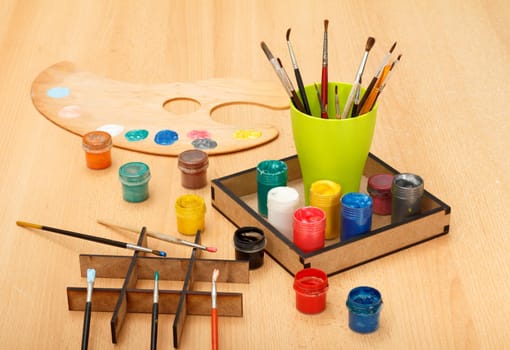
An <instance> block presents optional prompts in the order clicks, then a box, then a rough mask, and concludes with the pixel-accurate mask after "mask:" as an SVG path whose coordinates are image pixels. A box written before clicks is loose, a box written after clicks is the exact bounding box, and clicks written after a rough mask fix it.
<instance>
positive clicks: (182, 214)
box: [175, 194, 205, 236]
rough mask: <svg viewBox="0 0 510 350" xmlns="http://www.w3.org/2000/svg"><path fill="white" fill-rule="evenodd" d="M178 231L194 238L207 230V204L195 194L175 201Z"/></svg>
mask: <svg viewBox="0 0 510 350" xmlns="http://www.w3.org/2000/svg"><path fill="white" fill-rule="evenodd" d="M175 214H176V216H177V231H179V233H182V234H183V235H188V236H192V235H195V234H196V233H197V231H199V230H200V231H201V232H203V231H204V228H205V202H204V199H203V198H202V197H200V196H197V195H195V194H185V195H182V196H180V197H179V198H177V200H176V201H175Z"/></svg>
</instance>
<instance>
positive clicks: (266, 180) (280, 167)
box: [257, 160, 287, 217]
mask: <svg viewBox="0 0 510 350" xmlns="http://www.w3.org/2000/svg"><path fill="white" fill-rule="evenodd" d="M279 186H287V164H286V163H285V162H283V161H281V160H264V161H262V162H260V163H259V164H258V165H257V202H258V211H259V214H260V215H262V216H264V217H267V194H268V192H269V190H271V189H272V188H275V187H279Z"/></svg>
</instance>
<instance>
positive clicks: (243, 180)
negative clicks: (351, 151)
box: [211, 154, 451, 275]
mask: <svg viewBox="0 0 510 350" xmlns="http://www.w3.org/2000/svg"><path fill="white" fill-rule="evenodd" d="M282 160H283V161H284V162H285V163H286V164H287V167H288V185H289V186H291V187H294V188H296V189H297V190H298V191H299V192H300V194H301V195H300V197H301V198H303V196H302V192H303V189H302V187H303V186H302V181H301V170H300V167H299V161H298V158H297V156H292V157H289V158H285V159H282ZM380 173H387V174H398V173H399V172H398V171H397V170H395V169H394V168H392V167H391V166H389V165H388V164H386V163H384V162H383V161H382V160H380V159H379V158H377V157H376V156H374V155H373V154H369V157H368V159H367V162H366V164H365V169H364V171H363V175H364V177H363V179H362V182H361V185H360V191H361V192H365V193H366V182H367V179H368V177H370V176H371V175H374V174H380ZM256 192H257V182H256V168H252V169H248V170H245V171H242V172H239V173H236V174H232V175H228V176H225V177H222V178H219V179H215V180H213V181H212V187H211V196H212V201H211V202H212V205H213V207H215V208H216V209H217V210H218V211H220V212H221V213H222V214H223V215H224V216H225V217H226V218H227V219H229V220H230V221H231V222H232V223H233V224H234V225H236V226H238V227H242V226H255V227H258V228H260V229H262V230H263V231H264V234H265V235H266V238H267V246H266V252H267V253H268V254H269V255H270V256H271V257H272V258H274V259H275V260H276V261H277V262H278V263H279V264H280V265H281V266H282V267H283V268H285V269H286V270H287V271H288V272H289V273H291V274H292V275H295V274H296V272H298V271H299V270H301V269H303V268H305V267H312V266H313V267H315V268H320V269H322V270H323V271H325V272H326V273H327V274H328V275H332V274H335V273H339V272H342V271H344V270H347V269H350V268H353V267H355V266H358V265H360V264H364V263H366V262H369V261H372V260H374V259H377V258H380V257H383V256H385V255H388V254H391V253H395V252H397V251H399V250H401V249H405V248H408V247H411V246H413V245H415V244H418V243H422V242H425V241H427V240H429V239H433V238H436V237H438V236H441V235H444V234H446V233H448V231H449V225H450V210H451V209H450V206H448V205H447V204H445V203H444V202H442V201H441V200H440V199H438V198H437V197H435V196H434V195H432V194H431V193H429V192H428V191H425V193H424V196H423V201H422V206H421V213H420V214H419V215H418V216H415V217H413V218H411V219H408V220H405V221H403V222H401V223H398V224H391V217H390V216H379V215H374V216H373V217H372V230H371V231H370V232H368V233H366V234H364V235H362V236H360V237H357V238H355V239H351V240H348V241H342V242H341V241H339V239H336V240H331V241H326V246H325V247H324V248H322V249H320V250H317V251H315V252H311V253H304V252H302V251H301V250H300V249H299V248H297V247H296V246H295V245H294V244H293V242H292V241H290V240H289V239H288V238H287V237H285V236H284V235H283V234H281V233H280V232H279V231H278V230H277V229H275V228H274V227H273V226H272V225H271V224H270V223H269V222H268V221H267V220H266V219H265V218H264V217H262V216H261V215H259V214H258V213H257V193H256Z"/></svg>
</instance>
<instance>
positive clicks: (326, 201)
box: [310, 180, 342, 239]
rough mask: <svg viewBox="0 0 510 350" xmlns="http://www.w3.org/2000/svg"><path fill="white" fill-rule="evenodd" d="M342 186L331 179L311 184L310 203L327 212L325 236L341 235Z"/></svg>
mask: <svg viewBox="0 0 510 350" xmlns="http://www.w3.org/2000/svg"><path fill="white" fill-rule="evenodd" d="M341 192H342V187H341V186H340V185H339V184H337V183H336V182H333V181H330V180H318V181H315V182H313V183H312V185H311V186H310V205H311V206H313V207H317V208H321V209H322V210H324V213H325V214H326V229H325V238H326V239H335V238H337V237H338V236H339V235H340V195H341Z"/></svg>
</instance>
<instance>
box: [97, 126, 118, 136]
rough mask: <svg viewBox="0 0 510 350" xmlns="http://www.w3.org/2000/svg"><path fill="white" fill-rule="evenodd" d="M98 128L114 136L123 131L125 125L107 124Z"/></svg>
mask: <svg viewBox="0 0 510 350" xmlns="http://www.w3.org/2000/svg"><path fill="white" fill-rule="evenodd" d="M96 130H99V131H106V132H107V133H109V134H110V135H112V137H114V136H117V135H119V134H120V133H122V131H124V127H123V126H122V125H118V124H105V125H103V126H100V127H99V128H97V129H96Z"/></svg>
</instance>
